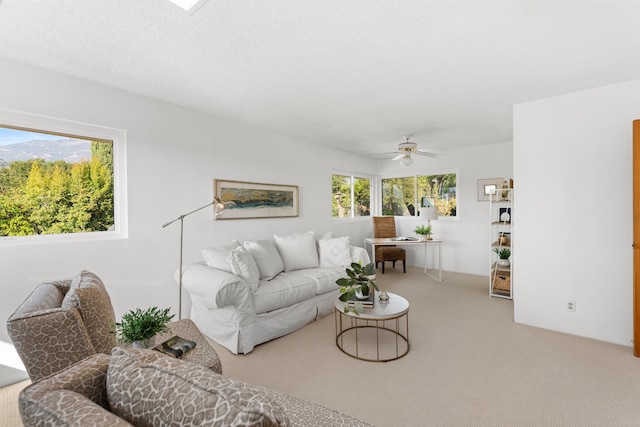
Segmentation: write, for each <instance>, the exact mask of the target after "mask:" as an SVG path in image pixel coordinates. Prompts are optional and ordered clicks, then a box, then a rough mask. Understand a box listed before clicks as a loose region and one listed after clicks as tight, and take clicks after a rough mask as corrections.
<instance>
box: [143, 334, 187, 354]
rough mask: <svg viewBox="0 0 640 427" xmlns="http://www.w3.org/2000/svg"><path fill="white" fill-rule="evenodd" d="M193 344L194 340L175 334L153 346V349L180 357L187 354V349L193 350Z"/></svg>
mask: <svg viewBox="0 0 640 427" xmlns="http://www.w3.org/2000/svg"><path fill="white" fill-rule="evenodd" d="M195 346H196V342H195V341H190V340H187V339H184V338H182V337H179V336H177V335H175V336H173V337H171V338H169V339H168V340H166V341H164V342H161V343H160V344H158V345H156V346H155V347H153V349H154V350H156V351H159V352H161V353H164V354H167V355H169V356H173V357H177V358H180V357H182V356H184V355H185V354H187V353H188V352H189V351H191V350H193V348H194V347H195Z"/></svg>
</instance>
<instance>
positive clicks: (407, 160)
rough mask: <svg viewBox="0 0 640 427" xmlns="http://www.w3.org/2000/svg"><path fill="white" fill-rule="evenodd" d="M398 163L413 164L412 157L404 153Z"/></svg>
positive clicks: (403, 164)
mask: <svg viewBox="0 0 640 427" xmlns="http://www.w3.org/2000/svg"><path fill="white" fill-rule="evenodd" d="M400 163H402V166H411V165H412V164H413V158H412V157H411V156H410V155H408V154H406V155H405V156H404V157H402V160H400Z"/></svg>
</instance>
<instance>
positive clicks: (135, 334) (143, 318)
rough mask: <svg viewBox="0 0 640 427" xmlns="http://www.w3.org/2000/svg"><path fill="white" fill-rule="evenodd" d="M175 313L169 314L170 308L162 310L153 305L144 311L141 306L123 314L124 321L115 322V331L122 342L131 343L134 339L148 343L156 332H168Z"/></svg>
mask: <svg viewBox="0 0 640 427" xmlns="http://www.w3.org/2000/svg"><path fill="white" fill-rule="evenodd" d="M174 316H175V314H171V315H169V309H168V308H165V309H164V310H160V309H159V308H158V307H151V308H148V309H146V310H144V311H142V310H141V309H139V308H136V309H135V310H131V311H129V312H128V313H126V314H124V315H123V316H122V321H120V322H116V323H114V324H113V327H114V333H115V334H116V336H117V340H118V342H120V343H125V344H130V343H133V342H134V341H142V342H144V343H148V341H149V339H150V338H151V337H153V336H154V335H155V334H159V333H162V332H167V331H168V330H169V328H167V323H169V322H170V321H171V319H173V317H174Z"/></svg>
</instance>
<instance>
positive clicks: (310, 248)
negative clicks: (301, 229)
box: [273, 231, 320, 271]
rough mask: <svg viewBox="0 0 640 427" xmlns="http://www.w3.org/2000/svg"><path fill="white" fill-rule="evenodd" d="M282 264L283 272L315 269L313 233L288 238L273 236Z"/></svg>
mask: <svg viewBox="0 0 640 427" xmlns="http://www.w3.org/2000/svg"><path fill="white" fill-rule="evenodd" d="M273 238H274V240H275V242H276V247H277V248H278V252H279V253H280V256H281V257H282V261H283V262H284V271H293V270H302V269H305V268H317V267H318V266H319V265H320V264H319V262H318V249H317V248H316V240H315V238H314V237H313V232H312V231H308V232H306V233H295V234H292V235H289V236H277V235H274V236H273Z"/></svg>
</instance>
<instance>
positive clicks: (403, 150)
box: [391, 135, 445, 166]
mask: <svg viewBox="0 0 640 427" xmlns="http://www.w3.org/2000/svg"><path fill="white" fill-rule="evenodd" d="M404 139H405V141H404V142H401V143H400V144H398V150H397V151H396V153H397V154H396V156H395V157H394V158H393V159H391V160H400V163H402V164H403V165H404V166H409V165H411V164H412V163H413V158H412V157H411V155H412V154H417V155H418V156H426V157H438V156H437V154H434V153H431V152H430V151H434V150H435V151H444V150H445V149H444V148H432V149H431V150H427V149H421V148H418V144H416V143H415V142H413V141H410V139H411V135H409V136H405V137H404Z"/></svg>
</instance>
